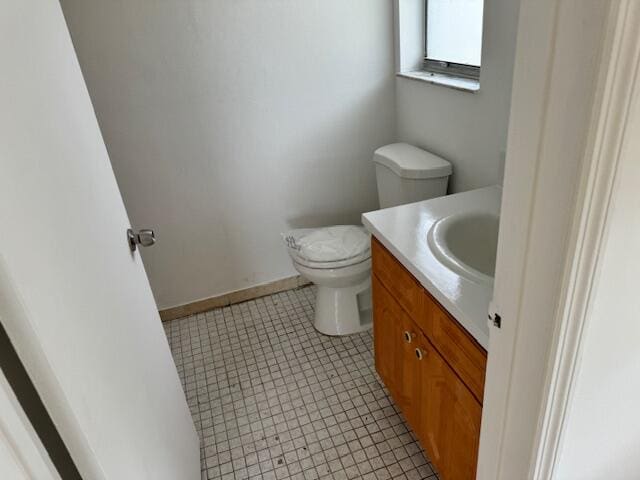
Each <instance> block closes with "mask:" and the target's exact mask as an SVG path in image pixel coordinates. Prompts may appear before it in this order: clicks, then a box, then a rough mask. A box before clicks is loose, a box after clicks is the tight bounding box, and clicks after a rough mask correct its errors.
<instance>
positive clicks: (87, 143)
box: [0, 0, 200, 480]
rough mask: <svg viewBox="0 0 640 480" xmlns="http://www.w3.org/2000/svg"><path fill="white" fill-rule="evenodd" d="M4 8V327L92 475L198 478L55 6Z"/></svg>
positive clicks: (193, 445)
mask: <svg viewBox="0 0 640 480" xmlns="http://www.w3.org/2000/svg"><path fill="white" fill-rule="evenodd" d="M0 6H1V12H2V13H1V14H0V321H2V324H3V325H4V326H5V328H6V330H7V332H8V334H9V337H10V338H11V340H12V342H13V343H14V345H15V347H16V350H17V351H18V353H19V355H20V356H21V358H22V361H23V362H24V364H25V367H26V368H27V371H28V372H29V375H30V376H31V378H32V380H33V382H34V384H35V386H36V388H37V389H38V392H39V394H40V396H41V397H42V399H43V402H44V404H45V406H46V407H47V409H48V410H49V413H50V415H51V417H52V419H53V421H54V423H55V424H56V426H57V428H58V430H59V431H60V434H61V436H62V438H63V440H64V441H65V444H66V445H67V447H68V449H69V451H70V453H71V456H72V457H73V459H74V461H75V463H76V464H77V467H78V469H79V471H80V473H81V475H82V476H83V478H84V479H86V480H90V479H108V480H128V479H131V480H145V479H149V480H151V479H153V480H161V479H167V480H195V479H197V478H200V471H199V470H200V468H199V454H200V451H199V444H198V438H197V435H196V432H195V429H194V426H193V421H192V419H191V416H190V414H189V409H188V406H187V403H186V400H185V396H184V393H183V391H182V388H181V385H180V381H179V378H178V375H177V372H176V368H175V365H174V363H173V360H172V358H171V354H170V351H169V347H168V343H167V340H166V337H165V335H164V331H163V328H162V326H161V323H160V319H159V317H158V312H157V310H156V305H155V303H154V300H153V297H152V293H151V290H150V288H149V284H148V281H147V277H146V274H145V271H144V267H143V264H142V261H141V259H140V256H139V253H138V252H136V253H133V254H132V253H131V251H130V250H129V247H128V245H127V241H126V235H125V232H126V229H127V228H128V227H129V221H128V219H127V213H126V211H125V208H124V205H123V203H122V199H121V197H120V193H119V191H118V186H117V184H116V180H115V178H114V175H113V172H112V169H111V164H110V162H109V158H108V155H107V151H106V148H105V145H104V142H103V140H102V137H101V135H100V130H99V128H98V124H97V121H96V118H95V115H94V112H93V109H92V106H91V102H90V99H89V95H88V93H87V89H86V86H85V84H84V81H83V78H82V74H81V71H80V68H79V65H78V62H77V59H76V56H75V53H74V50H73V46H72V43H71V39H70V36H69V33H68V31H67V28H66V24H65V21H64V17H63V15H62V11H61V8H60V5H59V3H58V1H56V0H0ZM95 60H96V61H100V59H98V58H96V59H95Z"/></svg>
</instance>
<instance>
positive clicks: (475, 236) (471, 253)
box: [427, 211, 500, 283]
mask: <svg viewBox="0 0 640 480" xmlns="http://www.w3.org/2000/svg"><path fill="white" fill-rule="evenodd" d="M499 224H500V217H499V216H498V215H495V214H493V213H488V212H473V211H471V212H463V213H457V214H454V215H450V216H448V217H444V218H441V219H440V220H438V221H437V222H436V223H434V224H433V226H432V227H431V229H430V230H429V233H428V235H427V241H428V243H429V248H430V249H431V250H432V251H433V254H434V255H435V256H436V258H437V259H438V260H439V261H440V262H441V263H443V264H444V265H445V266H446V267H448V268H449V269H451V270H453V271H454V272H456V273H458V274H459V275H461V276H464V277H466V278H468V279H469V280H472V281H474V282H478V283H493V277H494V273H495V269H496V252H497V249H498V226H499Z"/></svg>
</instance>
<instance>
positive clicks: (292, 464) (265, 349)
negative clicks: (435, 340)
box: [165, 287, 437, 480]
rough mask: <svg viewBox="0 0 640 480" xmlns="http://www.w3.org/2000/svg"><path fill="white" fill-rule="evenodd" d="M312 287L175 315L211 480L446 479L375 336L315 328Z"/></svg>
mask: <svg viewBox="0 0 640 480" xmlns="http://www.w3.org/2000/svg"><path fill="white" fill-rule="evenodd" d="M313 304H314V289H313V287H304V288H301V289H297V290H290V291H288V292H283V293H279V294H276V295H272V296H269V297H264V298H260V299H257V300H252V301H249V302H246V303H242V304H239V305H233V306H230V307H225V308H220V309H216V310H213V311H210V312H207V313H204V314H199V315H194V316H191V317H187V318H184V319H180V320H174V321H172V322H168V323H166V324H165V330H166V333H167V337H168V338H169V343H170V345H171V350H172V352H173V356H174V359H175V362H176V365H177V367H178V372H179V374H180V378H181V380H182V383H183V386H184V389H185V392H186V395H187V399H188V402H189V407H190V408H191V412H192V414H193V418H194V421H195V425H196V428H197V430H198V434H199V435H200V438H201V440H202V451H201V458H202V478H203V479H210V480H213V479H225V480H226V479H264V480H267V479H305V480H310V479H367V480H368V479H371V480H383V479H411V480H413V479H416V480H417V479H430V480H436V479H437V476H436V475H435V473H434V470H433V467H432V466H431V464H430V463H429V461H428V459H427V458H426V457H425V455H424V453H423V452H422V450H421V448H420V446H419V445H418V444H417V443H416V440H415V438H414V436H413V434H412V433H411V432H409V431H408V430H407V427H406V426H405V423H404V420H403V419H402V417H401V416H400V414H399V413H398V411H397V410H396V408H395V407H394V405H393V404H392V403H391V401H390V399H389V397H388V394H387V391H386V390H385V388H384V387H383V386H382V384H381V383H380V381H379V378H378V376H377V374H376V373H375V369H374V365H373V356H372V336H371V333H369V332H366V333H362V334H358V335H352V336H349V337H326V336H324V335H321V334H319V333H318V332H316V331H315V330H314V328H313V326H312V318H313Z"/></svg>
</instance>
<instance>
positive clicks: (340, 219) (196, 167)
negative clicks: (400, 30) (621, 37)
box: [61, 0, 423, 308]
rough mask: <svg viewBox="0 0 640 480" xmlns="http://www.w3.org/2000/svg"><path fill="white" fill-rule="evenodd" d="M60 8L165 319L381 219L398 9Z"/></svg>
mask: <svg viewBox="0 0 640 480" xmlns="http://www.w3.org/2000/svg"><path fill="white" fill-rule="evenodd" d="M61 3H62V6H63V9H64V12H65V16H66V18H67V22H68V25H69V28H70V30H71V33H72V37H73V40H74V45H75V47H76V50H77V52H78V55H79V58H80V62H81V66H82V69H83V73H84V75H85V79H86V81H87V84H88V87H89V91H90V93H91V97H92V100H93V103H94V107H95V109H96V113H97V116H98V120H99V122H100V126H101V129H102V132H103V135H104V138H105V141H106V144H107V148H108V150H109V154H110V157H111V161H112V163H113V167H114V170H115V173H116V177H117V179H118V183H119V185H120V189H121V191H122V194H123V197H124V200H125V204H126V206H127V210H128V213H129V216H130V218H131V221H132V223H133V224H134V225H135V226H136V227H138V228H141V227H154V228H155V229H156V233H157V236H158V238H159V241H158V244H157V245H156V246H154V247H153V248H152V249H147V250H145V251H144V259H145V265H146V267H147V271H148V274H149V278H150V281H151V285H152V288H153V291H154V295H155V297H156V301H157V303H158V306H159V307H160V308H165V307H169V306H174V305H178V304H183V303H186V302H190V301H194V300H197V299H200V298H206V297H209V296H213V295H216V294H220V293H225V292H228V291H233V290H237V289H241V288H245V287H248V286H253V285H256V284H260V283H264V282H267V281H271V280H275V279H279V278H283V277H287V276H290V275H293V274H295V271H294V270H293V268H292V267H291V263H290V261H289V259H288V257H287V254H286V252H285V249H284V248H283V247H282V245H281V241H280V232H282V231H284V230H286V229H287V228H289V227H299V226H316V225H326V224H331V223H347V222H359V218H360V214H361V213H362V212H364V211H367V210H372V209H375V208H376V207H377V197H376V187H375V177H374V170H373V168H372V165H371V155H372V152H373V151H374V149H375V148H376V147H378V146H381V145H384V144H386V143H390V142H392V141H394V140H395V111H394V102H395V100H394V95H395V92H394V80H393V41H392V38H393V21H392V16H393V13H392V3H391V2H390V1H389V0H350V1H348V2H347V1H344V0H307V1H304V2H300V1H296V0H269V1H265V0H243V1H231V0H210V1H207V2H201V1H197V0H163V1H162V2H157V1H154V0H128V1H125V0H117V1H110V2H104V1H100V0H62V1H61ZM420 87H421V88H423V86H420ZM405 123H406V119H405ZM405 130H406V129H405ZM96 228H99V223H98V224H97V225H96Z"/></svg>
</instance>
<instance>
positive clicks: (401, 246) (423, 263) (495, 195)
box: [362, 186, 502, 349]
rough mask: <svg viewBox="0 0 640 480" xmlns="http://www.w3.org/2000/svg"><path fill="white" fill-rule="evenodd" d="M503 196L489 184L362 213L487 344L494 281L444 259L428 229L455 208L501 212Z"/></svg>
mask: <svg viewBox="0 0 640 480" xmlns="http://www.w3.org/2000/svg"><path fill="white" fill-rule="evenodd" d="M501 196H502V188H501V187H499V186H493V187H486V188H481V189H478V190H472V191H469V192H464V193H458V194H454V195H448V196H446V197H440V198H434V199H432V200H425V201H424V202H418V203H411V204H408V205H401V206H399V207H393V208H387V209H384V210H377V211H375V212H369V213H365V214H364V215H363V216H362V223H363V224H364V226H365V227H366V228H367V230H369V231H370V232H371V233H372V234H373V235H374V236H375V237H376V238H377V239H378V240H379V241H380V243H382V244H383V245H384V246H385V247H386V248H387V249H388V250H389V251H390V252H391V253H392V254H393V255H394V256H395V257H396V258H397V259H398V261H400V263H402V265H404V267H405V268H406V269H407V270H409V271H410V272H411V273H412V274H413V276H414V277H416V279H418V281H419V282H420V283H421V284H422V285H423V286H424V287H425V288H426V289H427V290H428V291H429V293H431V295H433V297H434V298H435V299H436V300H438V302H440V304H441V305H442V306H443V307H444V308H446V309H447V311H448V312H449V313H450V314H451V315H452V316H453V317H454V318H455V319H456V320H458V322H459V323H460V324H461V325H462V326H463V327H464V328H465V329H466V330H467V331H468V332H469V333H470V334H471V335H472V336H473V337H474V338H475V339H476V340H477V341H478V343H479V344H480V345H482V346H483V347H484V348H485V349H488V348H489V326H488V323H487V314H488V311H489V302H490V301H491V297H492V295H493V285H491V284H490V285H487V284H481V283H475V282H473V281H471V280H469V279H467V278H465V277H462V276H460V275H459V274H458V273H456V272H454V271H453V270H450V269H449V268H447V267H446V266H445V265H443V264H442V263H440V261H439V260H438V259H437V258H436V257H435V256H434V254H433V253H432V252H431V249H430V248H429V245H428V243H427V233H428V232H429V229H430V228H431V226H432V225H433V224H434V223H435V222H436V221H438V220H439V219H441V218H443V217H446V216H449V215H452V214H454V213H459V212H466V211H477V210H481V211H484V212H490V213H495V214H499V212H500V200H501Z"/></svg>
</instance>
